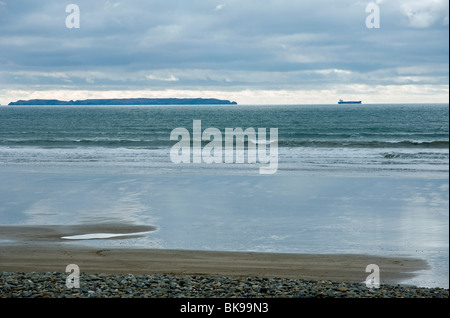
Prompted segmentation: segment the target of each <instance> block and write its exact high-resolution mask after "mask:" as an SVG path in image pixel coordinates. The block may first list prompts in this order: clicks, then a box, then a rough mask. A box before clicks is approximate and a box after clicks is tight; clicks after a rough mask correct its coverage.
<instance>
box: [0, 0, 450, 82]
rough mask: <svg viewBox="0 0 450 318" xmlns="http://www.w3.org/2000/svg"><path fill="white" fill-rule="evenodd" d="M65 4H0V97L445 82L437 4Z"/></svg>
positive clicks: (15, 0) (233, 0) (444, 6)
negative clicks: (70, 19) (373, 17)
mask: <svg viewBox="0 0 450 318" xmlns="http://www.w3.org/2000/svg"><path fill="white" fill-rule="evenodd" d="M72 2H73V3H75V4H77V5H79V7H80V11H81V21H80V26H81V27H80V28H79V29H67V28H66V27H65V19H66V17H67V15H68V13H66V12H65V6H66V5H67V4H68V3H65V2H61V1H57V0H51V1H45V2H37V1H25V0H1V1H0V52H1V54H0V84H1V85H2V87H3V89H5V88H6V89H26V88H27V87H31V88H33V87H34V88H36V87H39V89H44V88H46V87H47V88H49V89H50V88H51V89H58V87H64V88H71V89H93V90H95V89H102V90H103V89H105V88H108V87H110V88H111V89H119V88H120V89H143V88H145V87H150V88H154V89H164V88H170V89H176V88H180V89H181V88H182V89H192V90H196V89H203V88H211V87H215V88H216V89H230V88H233V89H236V90H239V89H255V90H258V89H298V88H299V87H305V88H308V89H315V88H316V89H322V88H324V86H325V87H327V86H330V87H331V86H333V85H335V84H337V83H339V84H348V85H354V84H363V85H414V84H421V85H445V84H448V1H446V0H443V1H441V0H432V1H425V0H424V1H418V0H415V1H406V0H393V1H380V0H378V1H376V2H377V3H378V5H379V7H380V18H381V28H380V29H367V28H366V26H365V19H366V17H367V15H368V13H366V12H365V8H366V5H367V4H368V3H369V1H361V0H345V1H312V0H306V1H292V0H276V1H275V0H267V1H256V0H255V1H253V0H248V1H238V0H222V1H215V0H189V1H187V0H171V1H144V0H134V1H122V0H112V1H109V0H103V1H87V0H78V1H77V0H73V1H72ZM374 2H375V1H374Z"/></svg>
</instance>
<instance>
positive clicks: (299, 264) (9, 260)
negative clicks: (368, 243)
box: [0, 243, 428, 284]
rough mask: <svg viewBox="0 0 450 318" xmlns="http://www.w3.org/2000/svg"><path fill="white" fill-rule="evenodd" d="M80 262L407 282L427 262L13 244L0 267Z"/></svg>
mask: <svg viewBox="0 0 450 318" xmlns="http://www.w3.org/2000/svg"><path fill="white" fill-rule="evenodd" d="M68 264H77V265H78V266H79V268H80V272H84V273H105V274H114V273H132V274H178V275H182V274H191V275H218V276H259V277H285V278H302V279H309V280H333V281H345V282H363V281H365V279H366V277H367V276H368V275H369V273H366V272H365V269H366V266H367V265H369V264H377V265H378V266H379V268H380V281H381V283H382V284H383V283H385V284H401V282H402V281H403V280H405V279H409V278H411V277H412V276H414V275H415V274H414V272H415V271H418V270H423V269H427V268H428V264H427V262H426V261H424V260H421V259H413V258H407V257H399V258H391V257H378V256H369V255H346V254H327V255H322V254H284V253H283V254H281V253H280V254H278V253H253V252H215V251H189V250H163V249H132V248H126V249H125V248H106V249H102V248H91V247H82V246H76V245H68V244H31V243H30V244H11V245H2V246H1V247H0V271H9V272H48V271H56V272H65V268H66V266H67V265H68Z"/></svg>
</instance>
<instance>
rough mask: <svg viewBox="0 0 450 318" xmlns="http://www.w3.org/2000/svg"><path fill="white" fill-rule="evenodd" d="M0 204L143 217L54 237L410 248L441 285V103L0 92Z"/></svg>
mask: <svg viewBox="0 0 450 318" xmlns="http://www.w3.org/2000/svg"><path fill="white" fill-rule="evenodd" d="M230 131H234V132H239V131H242V132H243V133H244V135H245V136H243V140H244V142H243V144H242V145H239V144H238V141H237V139H238V138H237V137H236V140H234V139H233V137H231V142H232V147H231V148H230V147H228V146H227V144H226V140H230V139H227V138H228V137H227V132H230ZM240 136H241V135H240ZM233 142H234V143H233ZM228 145H229V144H228ZM241 150H242V151H243V152H241V153H240V154H241V155H242V156H241V157H239V156H238V153H239V152H238V151H241ZM228 155H230V156H231V157H227V156H228ZM238 157H239V158H240V159H243V160H238ZM227 158H228V159H227ZM230 158H231V160H230ZM268 168H270V169H268ZM0 203H1V204H0V226H12V225H14V226H35V227H39V226H55V227H56V226H59V227H61V226H71V225H87V224H90V225H92V224H122V225H151V226H154V227H155V228H156V230H154V231H150V232H146V233H130V236H129V237H127V236H120V235H118V234H117V233H90V234H91V235H81V236H77V235H73V236H65V237H62V238H61V242H62V243H61V244H78V245H79V244H83V245H86V246H102V247H105V246H111V247H113V246H114V247H124V248H129V247H146V248H160V249H186V250H218V251H252V252H278V253H318V254H321V253H322V254H330V253H332V254H335V253H337V254H367V255H380V256H401V257H413V258H421V259H424V260H426V261H427V262H428V263H429V265H430V268H429V269H427V270H423V271H420V272H419V273H417V276H416V277H414V278H411V279H409V280H407V281H405V284H413V285H417V286H423V287H444V288H448V286H449V104H380V105H376V104H361V105H337V104H336V105H187V106H174V105H159V106H151V105H150V106H102V105H98V106H95V105H91V106H1V107H0ZM84 234H85V233H84ZM134 234H136V235H134ZM137 234H139V235H137ZM14 240H15V238H9V237H2V236H1V233H0V246H1V244H10V243H11V242H12V241H14ZM362 270H363V271H364V269H362ZM380 274H381V276H382V275H383V271H382V269H380Z"/></svg>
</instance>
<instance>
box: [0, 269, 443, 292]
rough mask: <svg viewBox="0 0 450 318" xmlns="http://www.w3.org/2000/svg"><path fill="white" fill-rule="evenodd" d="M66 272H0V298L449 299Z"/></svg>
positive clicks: (356, 288)
mask: <svg viewBox="0 0 450 318" xmlns="http://www.w3.org/2000/svg"><path fill="white" fill-rule="evenodd" d="M66 278H67V273H58V272H46V273H36V272H31V273H22V272H0V298H132V297H139V298H147V297H148V298H172V297H173V298H181V297H188V298H235V297H238V298H271V297H273V298H318V297H320V298H448V295H449V290H448V289H444V288H420V287H413V286H399V285H397V286H393V285H381V286H380V288H373V289H369V288H367V286H366V285H365V284H362V283H361V284H358V283H343V282H333V281H312V280H303V279H287V278H261V277H225V276H199V275H165V274H161V275H132V274H84V273H81V274H80V288H68V287H67V286H66Z"/></svg>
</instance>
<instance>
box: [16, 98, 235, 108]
mask: <svg viewBox="0 0 450 318" xmlns="http://www.w3.org/2000/svg"><path fill="white" fill-rule="evenodd" d="M8 105H11V106H14V105H237V103H236V102H234V101H233V102H232V101H229V100H221V99H216V98H113V99H85V100H76V101H73V100H70V101H61V100H57V99H30V100H18V101H16V102H11V103H9V104H8Z"/></svg>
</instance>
